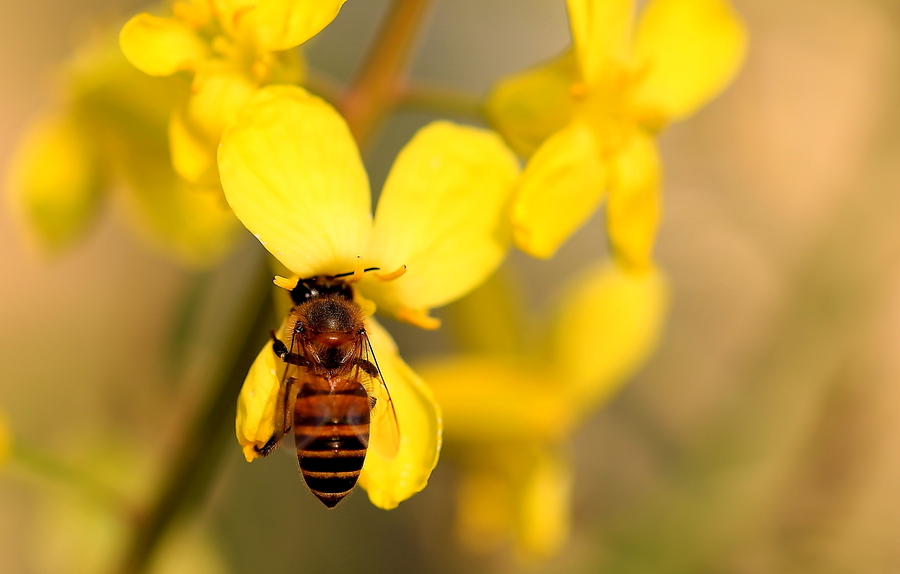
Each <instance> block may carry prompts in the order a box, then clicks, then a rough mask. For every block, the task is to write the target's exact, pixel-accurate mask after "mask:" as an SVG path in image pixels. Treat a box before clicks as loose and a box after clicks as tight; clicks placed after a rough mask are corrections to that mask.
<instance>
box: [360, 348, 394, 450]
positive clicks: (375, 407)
mask: <svg viewBox="0 0 900 574" xmlns="http://www.w3.org/2000/svg"><path fill="white" fill-rule="evenodd" d="M363 339H364V340H363V345H362V346H363V350H364V359H365V362H367V363H369V364H370V365H374V366H375V371H376V372H374V373H372V372H368V371H367V372H363V371H362V370H361V371H360V382H361V383H362V385H363V386H364V387H365V388H366V392H367V393H369V398H370V401H371V404H372V412H371V427H372V428H371V433H372V438H371V440H370V441H369V448H371V449H374V450H375V451H377V452H378V454H380V455H382V456H384V457H386V458H393V457H394V456H395V455H396V454H397V450H398V449H399V448H400V425H399V424H398V423H397V411H396V410H394V401H393V400H391V393H390V391H389V390H388V387H387V385H386V384H385V382H384V378H383V377H382V375H381V368H380V367H379V366H378V359H377V358H376V357H375V352H374V350H373V349H372V343H370V342H369V337H368V336H366V335H363Z"/></svg>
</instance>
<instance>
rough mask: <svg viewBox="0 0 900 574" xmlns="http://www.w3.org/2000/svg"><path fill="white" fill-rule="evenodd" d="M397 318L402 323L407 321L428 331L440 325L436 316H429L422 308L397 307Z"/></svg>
mask: <svg viewBox="0 0 900 574" xmlns="http://www.w3.org/2000/svg"><path fill="white" fill-rule="evenodd" d="M397 318H398V319H400V320H401V321H403V322H404V323H409V324H410V325H414V326H416V327H419V328H420V329H428V330H429V331H434V330H435V329H437V328H438V327H440V326H441V320H440V319H438V318H437V317H431V316H430V315H428V313H426V312H424V311H422V310H416V309H410V308H409V307H401V308H400V309H397Z"/></svg>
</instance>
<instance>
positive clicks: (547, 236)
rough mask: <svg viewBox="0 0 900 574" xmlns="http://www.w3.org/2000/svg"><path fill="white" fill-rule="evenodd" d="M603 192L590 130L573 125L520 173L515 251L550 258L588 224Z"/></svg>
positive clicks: (603, 179)
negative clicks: (518, 250) (516, 246)
mask: <svg viewBox="0 0 900 574" xmlns="http://www.w3.org/2000/svg"><path fill="white" fill-rule="evenodd" d="M605 187H606V169H605V167H604V165H603V163H602V160H601V158H600V150H599V148H598V145H597V141H596V139H595V137H594V134H593V132H592V130H591V129H590V127H588V126H587V125H585V124H584V123H582V122H572V123H570V124H569V125H568V126H566V127H565V128H564V129H562V130H560V131H558V132H557V133H555V134H554V135H552V136H551V137H550V138H549V139H548V140H547V141H546V142H544V144H543V145H542V146H541V147H540V148H539V149H538V151H537V153H535V154H534V156H533V157H532V158H531V160H530V161H529V162H528V165H527V166H526V167H525V171H524V172H523V173H522V177H521V181H520V183H519V192H518V195H517V196H516V199H515V202H514V203H513V210H512V221H513V226H514V231H515V239H516V245H518V247H519V249H521V250H522V251H524V252H526V253H528V254H530V255H532V256H534V257H541V258H549V257H552V256H553V255H554V254H555V253H556V250H557V249H559V247H560V246H561V245H562V244H563V243H564V242H565V241H566V240H567V239H568V238H569V237H570V236H571V235H572V234H573V233H575V231H577V230H578V229H579V228H580V227H581V226H582V225H584V224H585V223H586V222H587V220H588V219H590V217H591V215H593V213H594V211H595V210H596V209H597V207H598V205H599V204H600V200H601V199H602V198H603V192H604V190H605Z"/></svg>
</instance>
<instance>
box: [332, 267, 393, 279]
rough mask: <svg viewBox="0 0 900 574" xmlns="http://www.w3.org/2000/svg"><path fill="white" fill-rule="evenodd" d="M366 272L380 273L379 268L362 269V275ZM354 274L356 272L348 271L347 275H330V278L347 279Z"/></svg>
mask: <svg viewBox="0 0 900 574" xmlns="http://www.w3.org/2000/svg"><path fill="white" fill-rule="evenodd" d="M366 271H381V267H369V268H366V269H363V273H365V272H366ZM354 273H356V271H350V272H348V273H338V274H337V275H332V276H331V278H332V279H338V278H340V277H349V276H351V275H353V274H354Z"/></svg>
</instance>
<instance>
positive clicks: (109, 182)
mask: <svg viewBox="0 0 900 574" xmlns="http://www.w3.org/2000/svg"><path fill="white" fill-rule="evenodd" d="M187 91H188V86H187V85H186V84H185V83H184V82H181V83H179V82H176V81H172V82H157V81H154V80H153V79H151V78H148V77H147V76H145V75H144V74H141V73H140V72H138V71H136V70H135V69H134V68H133V67H132V66H131V65H130V64H128V62H127V61H126V60H125V59H124V58H123V57H122V55H121V53H120V52H119V50H118V47H117V46H116V45H115V43H114V42H113V41H112V38H109V39H98V41H96V42H95V43H94V44H92V45H90V46H87V47H86V48H85V49H84V50H83V51H81V52H80V53H78V54H77V55H76V56H75V57H74V58H73V60H72V61H71V62H70V64H69V65H68V67H67V69H66V75H65V92H64V97H63V101H61V102H60V103H59V104H58V105H57V106H56V107H55V108H54V109H52V110H49V111H47V112H46V113H45V114H44V115H43V116H42V117H41V118H39V119H38V120H36V121H35V122H34V123H33V124H32V125H31V126H30V128H29V129H28V131H27V132H26V134H25V135H24V137H23V138H22V141H21V142H20V144H19V147H18V149H17V150H16V152H15V154H14V157H13V161H12V164H11V171H10V182H9V186H8V187H9V190H10V193H11V199H12V200H13V203H14V204H15V208H16V211H17V212H18V213H19V215H20V219H21V220H22V221H23V222H24V224H25V227H26V228H27V230H28V231H29V232H31V233H30V234H31V235H33V236H35V238H36V239H37V242H38V244H39V245H40V247H41V248H42V249H43V250H45V251H49V252H51V253H58V252H61V251H62V250H64V249H66V248H68V247H70V246H71V245H72V244H73V243H75V242H76V241H77V240H78V239H80V238H81V237H83V236H84V235H85V233H86V232H87V231H88V230H89V229H90V227H91V225H92V224H93V222H94V221H95V218H96V216H97V215H98V213H99V211H100V209H101V207H102V206H103V204H104V200H105V199H106V196H107V195H108V194H109V193H110V192H111V190H112V189H114V188H117V187H121V188H123V191H125V192H126V193H125V205H126V208H127V210H128V215H129V217H131V218H132V220H133V222H134V223H135V226H136V229H137V230H138V232H139V233H140V234H141V235H142V236H143V237H144V238H146V239H147V240H148V241H149V242H150V243H151V244H152V245H155V246H158V247H159V248H160V249H162V250H164V251H166V252H168V253H170V254H173V255H175V256H176V257H178V258H179V259H180V260H182V261H184V262H186V263H188V264H191V265H198V266H205V265H209V264H211V263H214V262H215V261H216V260H217V259H218V258H219V257H220V256H221V255H222V254H224V253H225V251H226V250H227V249H228V248H229V247H230V246H231V244H232V242H233V239H234V238H235V237H236V233H235V232H236V231H237V229H238V226H237V222H236V221H235V219H234V216H233V215H232V214H231V211H230V210H229V209H228V206H227V205H226V204H225V202H224V200H222V198H221V192H219V191H218V190H216V189H204V188H198V187H195V186H190V185H188V184H187V183H186V182H184V181H182V180H181V179H180V178H179V177H177V175H176V174H175V173H174V171H173V170H172V167H171V164H170V160H169V151H168V143H167V135H166V125H167V122H168V115H169V112H170V110H171V108H172V106H173V105H175V102H177V101H178V100H179V99H180V98H182V97H184V95H185V94H186V93H187Z"/></svg>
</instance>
